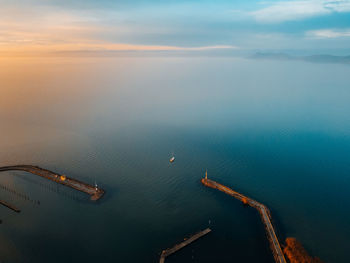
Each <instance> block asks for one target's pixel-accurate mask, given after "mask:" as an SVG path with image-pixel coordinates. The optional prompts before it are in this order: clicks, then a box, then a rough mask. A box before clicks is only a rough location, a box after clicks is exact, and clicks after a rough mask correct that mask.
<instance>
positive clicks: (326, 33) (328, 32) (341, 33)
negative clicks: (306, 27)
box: [306, 29, 350, 38]
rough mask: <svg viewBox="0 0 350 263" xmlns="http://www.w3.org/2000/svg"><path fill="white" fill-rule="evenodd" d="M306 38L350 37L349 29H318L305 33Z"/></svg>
mask: <svg viewBox="0 0 350 263" xmlns="http://www.w3.org/2000/svg"><path fill="white" fill-rule="evenodd" d="M306 36H308V37H311V38H338V37H350V29H345V30H344V29H342V30H339V29H320V30H311V31H307V32H306Z"/></svg>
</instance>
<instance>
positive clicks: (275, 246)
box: [201, 176, 286, 263]
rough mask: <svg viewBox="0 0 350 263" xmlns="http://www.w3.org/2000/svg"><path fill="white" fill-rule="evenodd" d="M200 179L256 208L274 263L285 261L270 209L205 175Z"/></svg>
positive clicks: (284, 262)
mask: <svg viewBox="0 0 350 263" xmlns="http://www.w3.org/2000/svg"><path fill="white" fill-rule="evenodd" d="M201 181H202V184H204V185H205V186H207V187H211V188H214V189H218V190H219V191H222V192H224V193H226V194H228V195H231V196H233V197H234V198H236V199H238V200H240V201H241V202H243V203H244V204H246V205H249V206H251V207H254V208H255V209H257V210H258V212H259V214H260V217H261V220H262V222H263V224H264V227H265V230H266V234H267V238H268V240H269V242H270V248H271V251H272V254H273V256H274V258H275V261H276V263H286V259H285V258H284V254H283V252H282V249H281V246H280V243H279V241H278V238H277V236H276V233H275V229H274V227H273V225H272V223H271V215H270V211H269V209H268V208H267V207H266V206H265V205H264V204H261V203H259V202H257V201H255V200H254V199H251V198H249V197H247V196H245V195H243V194H241V193H238V192H236V191H234V190H232V189H231V188H228V187H227V186H224V185H222V184H219V183H217V182H215V181H212V180H209V179H207V176H206V177H205V178H203V179H202V180H201Z"/></svg>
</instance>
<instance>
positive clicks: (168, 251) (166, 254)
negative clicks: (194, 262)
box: [159, 228, 211, 263]
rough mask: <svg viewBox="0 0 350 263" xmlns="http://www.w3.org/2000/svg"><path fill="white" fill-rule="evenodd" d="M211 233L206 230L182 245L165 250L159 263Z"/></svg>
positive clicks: (208, 229)
mask: <svg viewBox="0 0 350 263" xmlns="http://www.w3.org/2000/svg"><path fill="white" fill-rule="evenodd" d="M210 232H211V229H210V228H207V229H204V230H203V231H200V232H198V233H197V234H195V235H193V236H191V237H190V238H188V239H186V240H185V241H183V242H181V243H180V244H176V245H175V246H173V247H172V248H168V249H165V250H163V251H162V254H161V255H160V259H159V263H164V261H165V258H166V257H168V256H170V255H171V254H174V253H175V252H176V251H178V250H180V249H182V248H184V247H185V246H187V245H189V244H191V243H192V242H194V241H196V240H197V239H199V238H201V237H202V236H205V235H206V234H208V233H210Z"/></svg>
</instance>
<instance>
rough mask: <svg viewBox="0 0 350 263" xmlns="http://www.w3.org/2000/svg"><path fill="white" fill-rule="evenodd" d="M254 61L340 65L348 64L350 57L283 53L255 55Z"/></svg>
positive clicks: (259, 53)
mask: <svg viewBox="0 0 350 263" xmlns="http://www.w3.org/2000/svg"><path fill="white" fill-rule="evenodd" d="M252 58H254V59H275V60H303V61H308V62H313V63H341V64H350V56H334V55H311V56H291V55H288V54H285V53H262V52H257V53H255V54H254V55H253V56H252Z"/></svg>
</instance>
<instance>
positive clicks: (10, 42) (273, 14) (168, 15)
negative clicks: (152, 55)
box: [0, 0, 350, 51]
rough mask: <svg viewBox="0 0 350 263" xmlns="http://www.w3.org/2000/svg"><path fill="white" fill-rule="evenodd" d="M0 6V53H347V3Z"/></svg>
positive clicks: (141, 0)
mask: <svg viewBox="0 0 350 263" xmlns="http://www.w3.org/2000/svg"><path fill="white" fill-rule="evenodd" d="M72 2H73V3H72ZM0 4H1V9H0V17H1V18H2V19H1V21H0V49H2V50H6V48H8V49H9V50H12V51H13V50H14V49H16V48H17V49H16V50H30V48H31V47H33V48H34V49H35V50H40V49H46V48H47V49H49V50H55V49H57V50H69V49H72V50H96V49H97V50H98V49H107V50H109V49H112V50H119V49H120V48H121V49H122V50H128V49H131V50H132V49H137V50H142V49H146V50H147V47H152V48H150V50H157V49H161V50H166V49H167V48H168V49H169V50H177V49H184V50H186V49H188V50H196V49H199V50H201V49H211V48H213V49H236V50H257V49H258V50H265V49H267V50H286V49H288V50H294V49H296V50H299V49H307V50H310V49H311V50H312V49H315V48H317V49H321V50H322V49H324V50H337V49H346V48H349V47H350V45H349V44H350V0H342V1H340V0H339V1H325V0H308V1H289V0H288V1H223V0H216V1H199V0H198V1H181V0H180V1H174V0H169V1H160V0H152V1H145V0H123V1H106V0H104V1H91V0H80V1H67V0H54V1H45V0H36V1H35V0H27V1H20V0H0Z"/></svg>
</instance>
